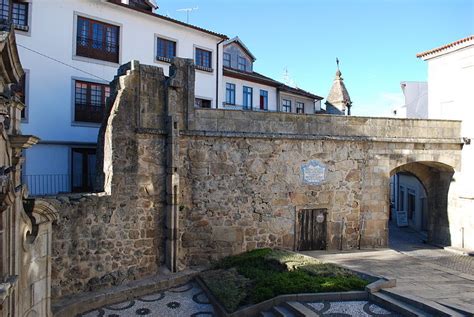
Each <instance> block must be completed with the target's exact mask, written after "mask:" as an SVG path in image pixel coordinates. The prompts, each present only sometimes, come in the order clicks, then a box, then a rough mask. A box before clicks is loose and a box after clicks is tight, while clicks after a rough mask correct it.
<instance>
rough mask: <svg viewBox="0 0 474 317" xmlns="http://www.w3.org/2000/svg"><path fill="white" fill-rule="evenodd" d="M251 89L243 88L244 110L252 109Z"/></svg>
mask: <svg viewBox="0 0 474 317" xmlns="http://www.w3.org/2000/svg"><path fill="white" fill-rule="evenodd" d="M252 95H253V89H252V87H247V86H244V109H252V107H253V96H252Z"/></svg>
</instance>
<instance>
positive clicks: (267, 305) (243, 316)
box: [196, 270, 396, 317]
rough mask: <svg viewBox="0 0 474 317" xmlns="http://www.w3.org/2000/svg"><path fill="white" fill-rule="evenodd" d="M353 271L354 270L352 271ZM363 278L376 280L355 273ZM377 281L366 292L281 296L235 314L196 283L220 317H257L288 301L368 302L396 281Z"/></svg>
mask: <svg viewBox="0 0 474 317" xmlns="http://www.w3.org/2000/svg"><path fill="white" fill-rule="evenodd" d="M351 271H352V270H351ZM353 272H354V271H353ZM354 273H356V274H357V275H359V276H361V277H363V278H370V279H372V280H373V279H374V278H375V277H374V276H371V275H368V274H364V273H358V272H354ZM375 279H376V281H375V282H372V283H370V284H369V285H367V286H366V289H365V290H364V291H349V292H331V293H301V294H287V295H279V296H276V297H274V298H271V299H269V300H266V301H263V302H260V303H257V304H255V305H252V306H247V307H243V308H241V309H239V310H237V311H235V312H233V313H229V312H228V311H227V310H226V309H225V308H224V306H222V305H221V303H220V302H219V301H218V300H217V298H216V297H215V296H214V295H213V294H212V292H211V291H210V290H209V288H208V287H207V285H206V283H204V281H203V280H202V279H201V278H200V277H199V276H197V277H196V281H197V282H198V284H199V286H201V288H202V289H203V290H204V292H205V293H206V295H207V297H208V298H209V301H210V302H211V304H212V305H213V306H214V310H215V313H216V315H217V316H218V317H256V316H258V314H259V313H260V312H262V311H266V310H270V309H271V308H272V307H274V306H278V305H280V304H282V303H284V302H288V301H302V302H311V301H315V302H318V301H353V300H368V299H369V294H370V293H371V292H377V291H378V290H380V289H382V288H389V287H394V286H395V284H396V282H395V280H387V279H385V278H375Z"/></svg>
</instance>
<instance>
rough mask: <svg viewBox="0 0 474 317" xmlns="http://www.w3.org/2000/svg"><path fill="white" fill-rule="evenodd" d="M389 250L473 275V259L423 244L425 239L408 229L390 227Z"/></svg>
mask: <svg viewBox="0 0 474 317" xmlns="http://www.w3.org/2000/svg"><path fill="white" fill-rule="evenodd" d="M389 229H390V248H392V249H393V250H396V251H399V252H401V253H404V254H406V255H409V256H414V257H417V258H420V259H425V260H426V259H429V260H430V262H431V263H432V264H437V265H439V266H443V267H446V268H449V269H452V270H455V271H458V272H461V273H466V274H473V275H474V257H472V256H465V255H458V254H455V253H452V252H449V251H446V250H443V249H440V248H436V247H434V246H430V245H428V244H425V243H424V242H423V241H425V240H426V237H425V236H423V235H422V234H420V233H418V232H416V231H414V230H412V229H410V228H397V227H395V226H393V225H390V228H389Z"/></svg>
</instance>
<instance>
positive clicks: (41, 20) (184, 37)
mask: <svg viewBox="0 0 474 317" xmlns="http://www.w3.org/2000/svg"><path fill="white" fill-rule="evenodd" d="M29 9H30V12H31V19H30V21H29V25H30V31H29V32H28V34H27V33H25V32H21V31H19V32H17V34H18V36H17V42H18V44H19V45H21V46H25V47H27V48H30V49H33V50H36V51H38V52H40V53H42V54H44V55H47V56H49V57H51V58H53V59H56V60H58V61H60V62H62V63H65V64H67V65H70V66H71V67H69V66H66V65H63V64H61V63H60V62H57V61H53V60H51V59H48V58H45V57H43V56H40V55H39V54H37V53H33V52H31V51H30V50H27V49H25V48H23V47H21V46H20V47H19V54H20V58H21V62H22V64H23V67H24V68H25V69H28V70H29V82H28V88H29V89H28V102H27V107H28V110H27V111H28V120H27V122H24V124H23V126H22V131H23V133H24V134H33V135H36V136H38V137H40V138H41V140H42V141H43V142H45V141H46V142H50V141H54V142H62V143H64V144H66V143H68V142H79V143H81V142H85V143H95V142H96V141H97V134H98V128H99V124H94V123H80V122H74V121H73V109H74V108H73V92H74V90H73V79H74V78H80V79H83V80H88V81H98V82H104V81H111V80H112V79H113V77H114V76H115V74H116V72H117V68H118V66H119V64H123V63H126V62H128V61H130V60H132V59H135V60H139V61H140V62H141V63H142V64H151V65H158V66H161V67H163V68H164V71H165V74H168V68H169V64H167V63H164V62H158V61H156V60H155V53H156V44H155V43H156V42H155V38H156V36H157V35H163V36H165V37H168V38H173V39H176V41H177V55H178V56H179V57H184V58H190V59H193V58H194V50H195V47H196V46H197V47H200V48H205V49H207V50H210V51H212V52H213V55H212V67H213V69H214V71H213V72H212V73H209V72H204V71H201V70H196V95H199V96H201V97H206V98H208V99H210V100H212V101H213V106H215V103H216V100H215V99H216V74H217V70H216V61H217V58H221V59H222V47H221V52H220V56H216V44H217V43H218V42H219V41H220V40H221V39H220V38H218V37H216V36H213V35H210V34H207V33H204V32H201V31H197V30H194V29H192V28H187V27H184V26H181V25H178V24H175V23H171V22H168V21H165V20H162V19H158V18H156V17H153V16H149V15H147V14H143V13H140V12H135V11H133V10H131V9H127V8H122V7H119V6H117V5H113V4H110V3H105V2H103V1H93V0H74V1H72V0H67V1H64V0H49V1H32V2H31V4H30V8H29ZM78 14H79V15H82V16H86V17H90V18H93V19H96V20H99V21H104V22H108V23H111V24H115V25H118V26H120V61H119V63H118V64H113V63H109V62H103V61H99V60H93V59H87V58H83V57H78V56H75V55H74V54H75V28H76V20H75V19H76V18H75V17H76V16H77V15H78ZM221 65H222V64H221ZM98 77H99V78H98ZM52 147H54V146H53V145H51V146H49V148H52ZM38 151H39V150H36V151H35V150H28V152H29V153H28V154H27V156H28V157H29V159H28V162H27V163H26V165H27V168H26V170H27V173H28V174H45V173H53V172H55V173H67V172H68V171H67V170H66V169H65V167H66V166H68V165H69V162H65V163H66V165H64V164H62V163H61V164H54V165H51V164H50V158H51V156H55V155H57V153H56V152H55V151H54V150H52V152H49V154H48V153H47V151H46V152H44V151H45V149H43V152H42V153H41V154H42V155H41V156H36V154H35V153H38V154H39V152H38ZM43 154H44V155H43ZM58 158H59V156H58ZM37 160H38V161H37ZM35 161H37V162H35ZM52 166H54V167H55V168H53V167H52ZM52 169H53V170H54V171H53V170H52Z"/></svg>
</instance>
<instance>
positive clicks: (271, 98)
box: [219, 76, 277, 111]
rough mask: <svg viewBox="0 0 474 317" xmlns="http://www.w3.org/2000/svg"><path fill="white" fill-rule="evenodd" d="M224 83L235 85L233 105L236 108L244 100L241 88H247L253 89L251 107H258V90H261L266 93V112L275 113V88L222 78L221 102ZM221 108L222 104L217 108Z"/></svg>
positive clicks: (223, 98) (224, 89) (223, 93)
mask: <svg viewBox="0 0 474 317" xmlns="http://www.w3.org/2000/svg"><path fill="white" fill-rule="evenodd" d="M226 83H230V84H235V104H236V105H237V106H242V105H243V98H244V97H243V96H244V92H243V91H244V90H243V87H244V86H247V87H252V88H253V107H254V108H259V107H260V89H262V90H266V91H268V110H269V111H277V91H276V88H275V87H271V86H267V85H262V84H257V83H253V82H249V81H246V80H241V79H237V78H232V77H227V76H224V77H223V79H222V90H221V96H222V97H221V98H222V101H225V93H226ZM221 107H222V104H220V105H219V108H221Z"/></svg>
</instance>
